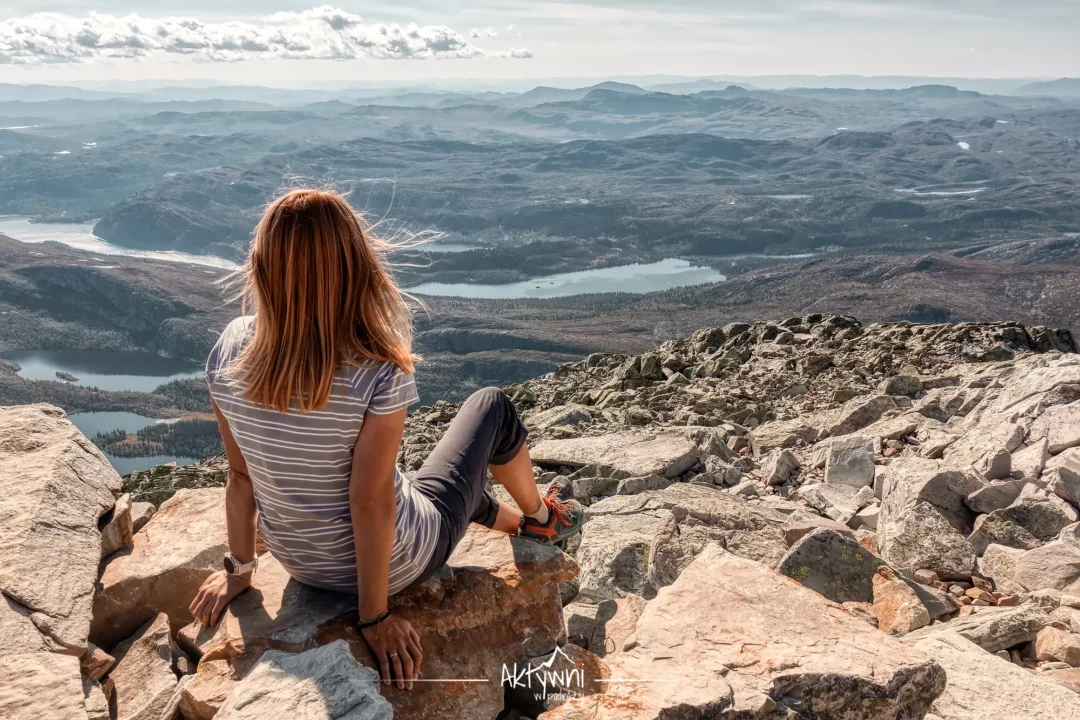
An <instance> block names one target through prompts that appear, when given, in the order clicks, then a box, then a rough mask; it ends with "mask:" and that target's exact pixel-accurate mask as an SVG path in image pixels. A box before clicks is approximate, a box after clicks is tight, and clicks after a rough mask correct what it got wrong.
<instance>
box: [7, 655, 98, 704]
mask: <svg viewBox="0 0 1080 720" xmlns="http://www.w3.org/2000/svg"><path fill="white" fill-rule="evenodd" d="M0 718H3V719H4V720H46V718H57V719H58V720H59V718H63V719H64V720H69V719H70V720H85V718H86V709H85V705H84V701H83V684H82V677H81V676H80V675H79V659H78V658H77V657H73V656H71V655H60V654H58V653H49V652H37V653H24V654H12V655H8V654H0Z"/></svg>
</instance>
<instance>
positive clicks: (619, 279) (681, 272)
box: [407, 258, 727, 299]
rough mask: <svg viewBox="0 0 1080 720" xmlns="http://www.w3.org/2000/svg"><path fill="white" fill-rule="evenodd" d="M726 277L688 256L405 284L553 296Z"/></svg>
mask: <svg viewBox="0 0 1080 720" xmlns="http://www.w3.org/2000/svg"><path fill="white" fill-rule="evenodd" d="M726 279H727V278H726V277H724V276H723V275H721V274H720V273H718V272H716V271H715V270H713V269H712V268H710V267H701V266H697V265H693V264H692V263H691V262H690V261H689V260H683V259H681V258H668V259H667V260H661V261H660V262H655V263H649V264H640V265H618V266H616V267H608V268H597V269H595V270H580V271H577V272H568V273H560V274H558V275H545V276H544V277H538V278H534V279H532V280H524V281H521V282H515V283H504V284H499V285H493V284H482V283H437V282H428V283H421V284H420V285H415V286H413V287H410V288H407V290H408V291H409V292H410V293H414V294H416V295H440V296H452V297H472V298H485V299H493V298H553V297H566V296H568V295H582V294H585V293H611V292H625V293H647V292H656V291H659V290H670V289H671V288H676V287H682V286H684V285H703V284H705V283H714V282H722V281H723V280H726Z"/></svg>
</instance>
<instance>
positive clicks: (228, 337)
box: [218, 315, 255, 346]
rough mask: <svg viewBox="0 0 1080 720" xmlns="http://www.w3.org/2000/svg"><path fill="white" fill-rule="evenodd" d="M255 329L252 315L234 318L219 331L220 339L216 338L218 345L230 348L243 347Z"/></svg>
mask: <svg viewBox="0 0 1080 720" xmlns="http://www.w3.org/2000/svg"><path fill="white" fill-rule="evenodd" d="M254 329H255V316H254V315H241V316H240V317H238V318H236V319H235V320H233V321H232V322H230V323H229V324H228V325H226V326H225V329H224V330H222V331H221V337H220V338H218V345H222V346H231V345H243V344H244V342H246V341H247V339H248V337H250V336H251V332H252V331H253V330H254Z"/></svg>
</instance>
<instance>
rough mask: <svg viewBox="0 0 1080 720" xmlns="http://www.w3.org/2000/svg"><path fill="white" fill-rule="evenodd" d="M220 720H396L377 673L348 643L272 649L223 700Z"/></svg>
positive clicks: (218, 715) (219, 714)
mask: <svg viewBox="0 0 1080 720" xmlns="http://www.w3.org/2000/svg"><path fill="white" fill-rule="evenodd" d="M214 717H215V718H216V720H247V719H249V718H250V720H262V719H263V718H269V717H283V718H293V719H295V720H308V719H309V718H310V720H316V719H318V720H337V719H338V718H341V719H342V720H344V719H346V718H347V719H348V720H392V718H393V717H394V710H393V707H392V706H391V705H390V703H389V702H387V701H386V700H385V699H384V698H383V697H382V695H380V694H379V675H378V673H376V672H375V671H374V670H372V669H371V668H366V667H364V666H362V665H361V664H360V663H358V662H357V661H356V659H355V658H354V657H353V656H352V653H351V652H349V645H348V643H346V642H345V641H344V640H336V641H335V642H332V643H330V644H329V645H324V646H322V647H319V648H315V649H314V650H308V651H307V652H302V653H285V652H280V651H277V650H269V651H267V652H266V653H264V654H263V656H262V657H261V658H260V659H259V662H258V663H256V664H255V667H253V668H252V669H251V672H249V673H248V674H247V676H246V677H245V678H244V679H243V680H241V681H240V683H239V684H238V685H237V686H236V687H235V688H234V689H233V691H232V693H231V694H230V695H229V697H228V698H227V699H226V700H225V704H224V705H223V706H222V708H221V710H220V711H219V712H218V714H217V715H215V716H214Z"/></svg>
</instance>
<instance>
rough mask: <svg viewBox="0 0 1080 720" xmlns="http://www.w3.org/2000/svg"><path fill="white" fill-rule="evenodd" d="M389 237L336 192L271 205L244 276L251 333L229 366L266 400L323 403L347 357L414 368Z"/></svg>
mask: <svg viewBox="0 0 1080 720" xmlns="http://www.w3.org/2000/svg"><path fill="white" fill-rule="evenodd" d="M389 249H390V245H389V244H388V243H386V242H385V241H383V240H380V239H379V238H376V237H374V236H373V235H372V234H371V233H370V230H369V228H368V226H367V224H366V223H365V222H364V220H363V219H362V218H361V217H360V216H359V215H358V214H357V212H356V211H355V210H353V208H352V207H351V206H350V205H349V203H348V201H347V200H346V199H345V198H344V197H342V196H341V195H339V194H337V193H335V192H329V191H326V190H318V189H309V188H306V189H299V190H293V191H291V192H289V193H288V194H286V195H284V196H282V197H280V198H278V199H277V200H275V201H274V202H273V203H271V204H270V206H269V207H268V208H267V209H266V212H265V214H264V215H263V217H262V220H261V221H259V225H258V227H256V229H255V238H254V240H253V242H252V243H251V250H250V252H249V253H248V259H247V262H246V263H245V265H244V266H243V267H241V268H240V270H239V271H238V275H239V277H241V278H242V279H243V306H244V314H245V315H246V314H247V307H248V305H249V304H251V305H254V309H255V313H256V321H255V328H254V335H253V336H252V337H251V338H250V339H249V341H248V342H247V343H246V344H245V346H244V348H243V350H242V351H241V352H240V354H239V355H238V356H237V358H236V360H235V361H234V362H233V363H232V364H231V366H230V367H229V375H230V376H231V377H233V378H236V379H237V380H239V381H241V382H242V383H243V384H244V385H245V387H244V389H243V397H244V398H245V399H247V400H249V401H251V402H254V403H256V404H258V405H260V406H262V407H265V408H273V409H276V410H278V411H280V412H286V411H287V410H289V408H290V407H292V408H295V409H297V410H299V411H301V412H309V411H311V410H318V409H320V408H323V407H326V404H327V403H328V402H329V400H330V392H331V389H332V387H333V384H334V376H335V374H336V373H337V370H338V369H339V368H340V367H342V366H343V365H355V366H361V365H367V364H370V363H380V362H392V363H393V364H394V365H396V366H397V367H398V368H400V369H401V370H402V372H413V361H414V360H416V359H417V358H416V356H415V355H414V354H413V352H412V318H411V312H410V310H409V307H408V306H407V304H406V301H405V295H404V294H403V293H402V292H401V290H399V289H398V287H397V285H396V284H395V282H394V280H393V278H392V277H391V275H390V272H389V265H388V262H387V260H386V255H387V252H388V250H389Z"/></svg>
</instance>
